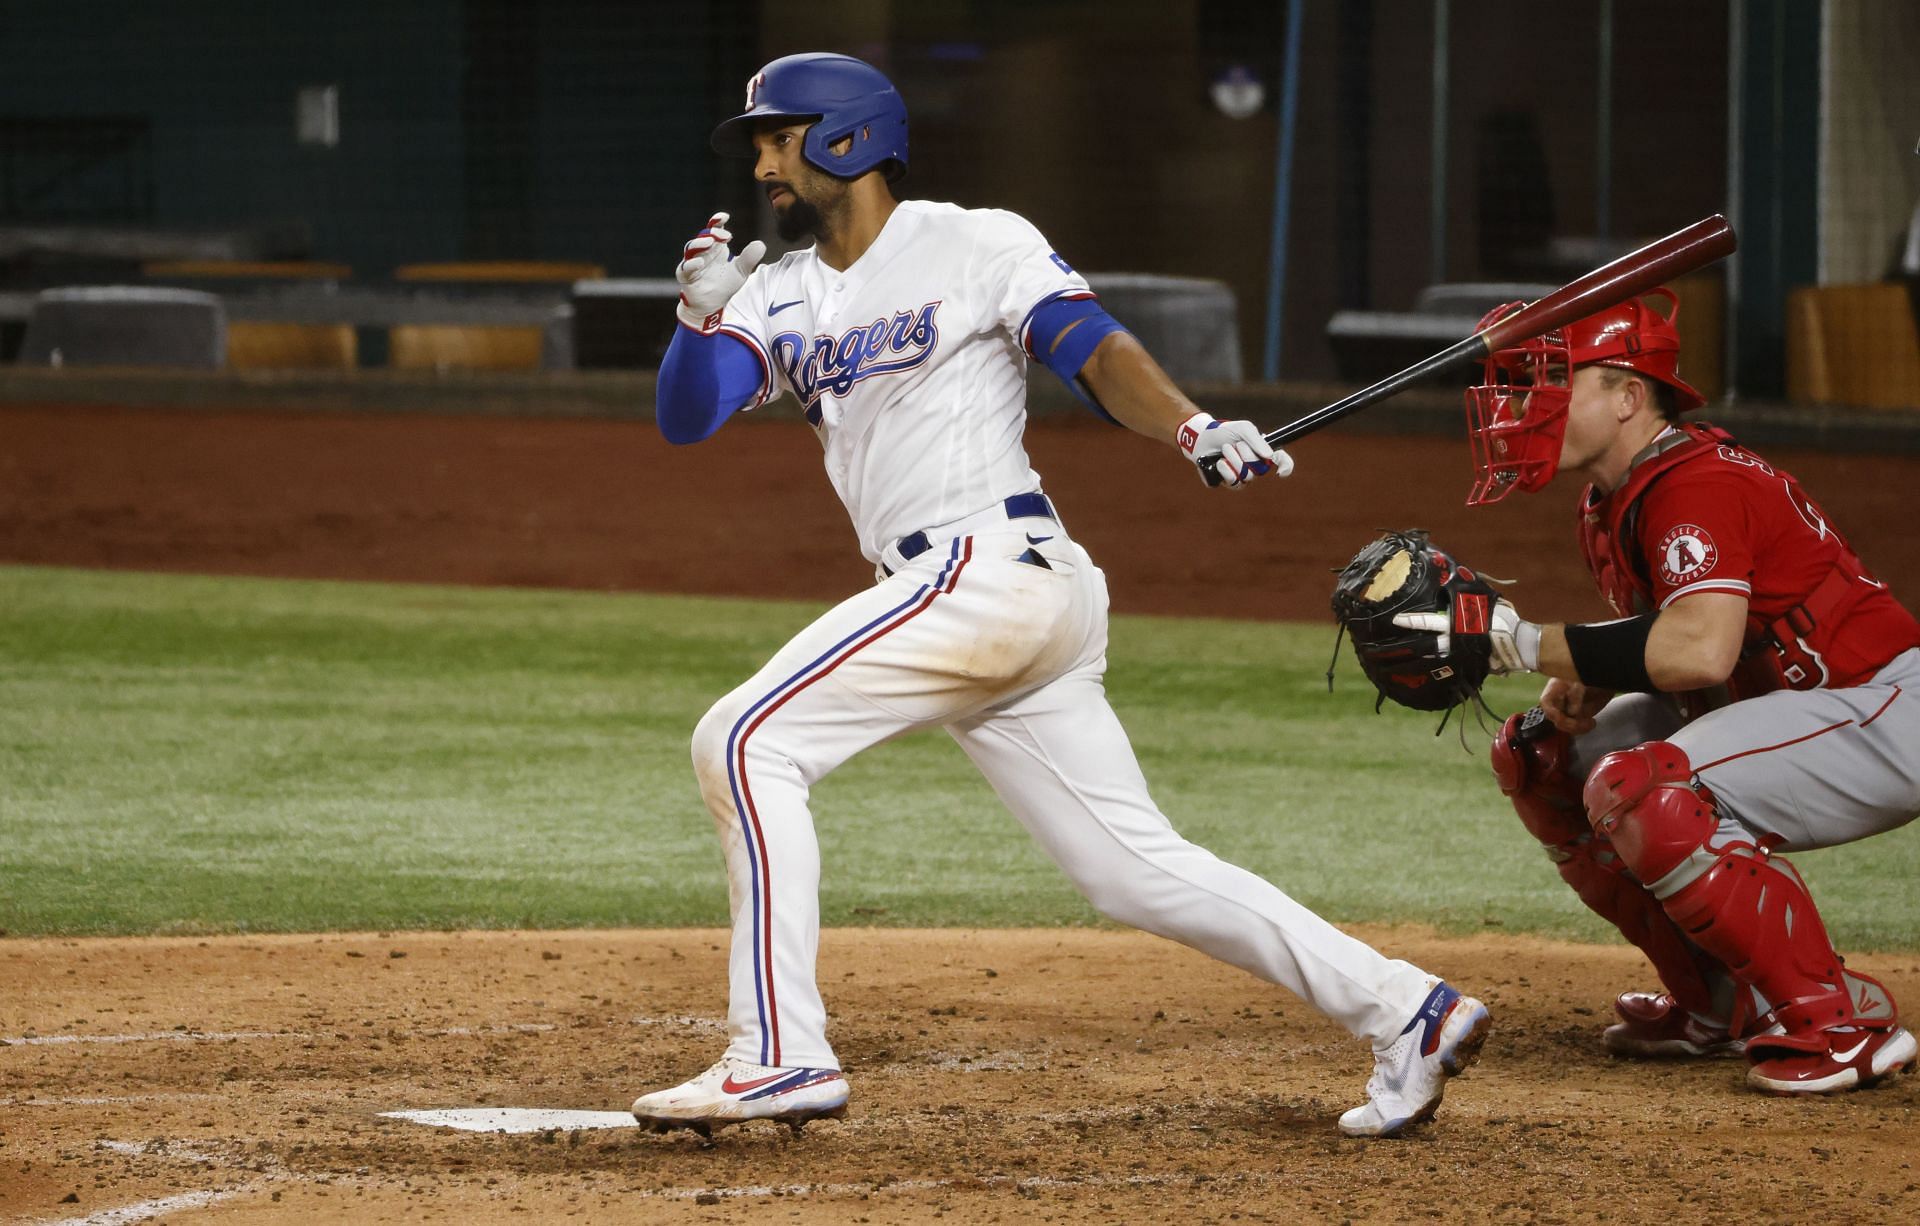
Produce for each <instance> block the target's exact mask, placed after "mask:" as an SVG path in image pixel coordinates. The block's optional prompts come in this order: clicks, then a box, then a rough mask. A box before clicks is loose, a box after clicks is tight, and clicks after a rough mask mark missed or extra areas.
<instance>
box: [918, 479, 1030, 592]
mask: <svg viewBox="0 0 1920 1226" xmlns="http://www.w3.org/2000/svg"><path fill="white" fill-rule="evenodd" d="M1000 505H1001V506H1003V507H1005V508H1006V509H1007V518H1008V519H1026V518H1028V517H1029V516H1038V517H1039V518H1041V519H1051V520H1053V521H1054V522H1055V523H1058V522H1060V517H1059V516H1058V515H1056V514H1055V513H1054V510H1053V503H1052V502H1050V501H1048V499H1047V496H1046V495H1045V494H1043V493H1041V492H1040V491H1038V490H1035V491H1034V492H1033V493H1031V494H1015V495H1013V496H1012V497H1011V498H1008V499H1007V500H1006V501H1004V502H1002V503H1001V504H1000ZM898 548H899V550H900V557H901V559H902V560H903V561H907V562H911V561H913V560H914V559H915V558H917V557H919V556H920V555H921V554H923V553H925V552H926V551H927V550H929V549H932V548H933V542H932V541H930V540H928V539H927V534H926V533H925V532H924V531H921V532H915V533H911V534H910V535H907V536H903V537H901V538H900V544H899V546H898ZM882 569H885V568H884V567H883V568H882ZM887 573H888V574H889V575H891V574H892V573H893V572H892V571H891V570H888V571H887Z"/></svg>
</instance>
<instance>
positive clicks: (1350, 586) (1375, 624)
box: [1327, 529, 1496, 724]
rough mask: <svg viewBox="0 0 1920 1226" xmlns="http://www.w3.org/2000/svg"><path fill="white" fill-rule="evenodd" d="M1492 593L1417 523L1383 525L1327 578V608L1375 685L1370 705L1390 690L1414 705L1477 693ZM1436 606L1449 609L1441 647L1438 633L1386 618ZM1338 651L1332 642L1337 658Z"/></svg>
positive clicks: (1488, 651) (1433, 706)
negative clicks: (1395, 527) (1398, 528)
mask: <svg viewBox="0 0 1920 1226" xmlns="http://www.w3.org/2000/svg"><path fill="white" fill-rule="evenodd" d="M1495 598H1496V596H1495V593H1494V590H1493V588H1492V586H1491V585H1489V584H1488V583H1487V581H1486V580H1485V579H1483V578H1481V577H1480V576H1479V575H1477V574H1475V573H1474V572H1473V571H1471V570H1468V569H1467V568H1466V567H1464V566H1460V565H1457V564H1456V563H1455V562H1454V561H1453V559H1451V558H1449V557H1448V556H1447V555H1446V554H1445V553H1443V552H1441V551H1440V550H1438V549H1435V548H1434V547H1433V546H1432V545H1430V544H1428V543H1427V534H1426V533H1425V532H1422V531H1419V530H1418V529H1414V530H1410V531H1407V532H1386V533H1382V534H1381V536H1380V539H1378V540H1376V541H1374V542H1373V543H1372V544H1370V545H1368V546H1367V547H1366V548H1365V549H1362V550H1361V551H1360V552H1359V553H1357V554H1355V555H1354V558H1353V561H1351V562H1349V563H1347V565H1346V568H1345V569H1344V570H1342V571H1341V572H1340V579H1339V581H1338V582H1336V583H1335V584H1334V588H1333V616H1334V618H1335V619H1336V620H1338V621H1339V623H1340V626H1341V629H1342V630H1343V631H1344V632H1345V633H1347V634H1349V635H1351V636H1353V654H1354V655H1355V656H1357V657H1358V658H1359V660H1360V668H1361V670H1362V671H1364V672H1365V673H1366V674H1367V680H1369V681H1371V682H1373V686H1374V688H1375V689H1376V690H1378V691H1380V697H1379V698H1378V699H1377V700H1375V702H1374V704H1373V709H1374V710H1376V711H1378V710H1379V709H1380V704H1381V703H1382V702H1384V701H1385V700H1387V699H1389V698H1391V699H1393V701H1395V702H1397V703H1399V704H1400V705H1401V706H1403V707H1411V708H1413V709H1414V710H1416V711H1446V710H1451V709H1452V708H1453V707H1455V706H1457V705H1458V704H1460V703H1463V702H1469V701H1473V700H1475V699H1477V698H1478V696H1479V693H1480V683H1481V682H1483V681H1485V680H1486V679H1487V670H1488V664H1489V661H1490V660H1491V657H1492V652H1493V642H1492V639H1491V638H1489V637H1488V634H1487V626H1488V618H1489V617H1490V615H1491V614H1492V612H1493V602H1494V600H1495ZM1438 612H1446V613H1448V614H1450V620H1451V623H1452V629H1451V632H1450V633H1449V634H1448V636H1447V638H1448V643H1447V650H1446V652H1445V653H1444V654H1443V653H1442V652H1441V651H1440V636H1439V635H1438V634H1433V633H1429V632H1425V631H1420V630H1407V629H1403V628H1401V627H1399V626H1396V625H1394V624H1393V619H1394V617H1395V615H1397V614H1401V613H1438ZM1339 651H1340V646H1339V644H1338V643H1337V642H1336V643H1335V644H1334V653H1335V656H1336V658H1337V657H1338V654H1339ZM1327 682H1328V684H1329V685H1331V684H1332V682H1333V671H1332V669H1328V671H1327ZM1442 722H1443V724H1444V721H1442Z"/></svg>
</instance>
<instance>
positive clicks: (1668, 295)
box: [1467, 286, 1706, 507]
mask: <svg viewBox="0 0 1920 1226" xmlns="http://www.w3.org/2000/svg"><path fill="white" fill-rule="evenodd" d="M1651 297H1662V298H1665V299H1666V300H1667V306H1668V310H1667V312H1666V313H1665V314H1662V313H1661V312H1659V311H1657V310H1655V309H1654V308H1653V307H1651V306H1649V305H1648V304H1647V301H1646V298H1651ZM1525 305H1526V304H1525V303H1522V302H1509V303H1507V304H1506V305H1505V306H1499V307H1495V308H1494V309H1493V310H1491V311H1489V312H1487V314H1486V316H1485V317H1484V318H1482V319H1481V321H1480V325H1479V327H1478V328H1476V329H1475V331H1485V330H1486V329H1487V328H1488V327H1490V326H1492V325H1493V324H1494V322H1495V321H1497V320H1500V319H1504V318H1505V317H1507V316H1508V315H1511V314H1512V313H1513V312H1515V311H1517V310H1519V309H1520V308H1521V307H1523V306H1525ZM1679 314H1680V302H1679V299H1677V298H1676V297H1674V294H1673V291H1672V290H1670V289H1667V288H1666V287H1664V286H1662V287H1661V288H1659V289H1656V290H1653V291H1652V292H1651V293H1649V294H1647V295H1646V296H1645V297H1642V298H1630V299H1628V300H1627V301H1625V302H1622V303H1619V304H1618V305H1615V306H1610V307H1608V308H1607V309H1606V310H1604V311H1597V312H1595V313H1594V314H1592V315H1589V316H1587V317H1586V318H1585V319H1581V320H1577V321H1575V322H1574V323H1571V324H1568V325H1567V326H1566V327H1564V328H1562V329H1561V330H1559V331H1558V332H1549V333H1547V334H1545V335H1544V336H1536V337H1533V338H1532V339H1530V340H1528V341H1526V342H1524V343H1522V344H1520V345H1516V346H1514V347H1513V348H1510V349H1500V350H1496V351H1495V352H1493V353H1491V354H1488V355H1487V361H1486V369H1485V374H1484V376H1483V378H1482V381H1481V383H1480V386H1478V387H1470V388H1468V389H1467V439H1468V442H1469V443H1470V444H1471V446H1472V448H1473V468H1474V482H1473V490H1472V492H1471V493H1469V494H1468V495H1467V505H1468V506H1470V507H1475V506H1482V505H1485V504H1487V503H1491V502H1498V501H1500V500H1501V499H1502V498H1505V497H1506V496H1507V495H1508V494H1510V493H1512V492H1513V491H1514V490H1515V489H1519V490H1524V491H1525V492H1527V493H1529V494H1532V493H1537V492H1539V491H1540V490H1542V489H1545V488H1546V485H1547V482H1549V481H1551V480H1553V475H1554V473H1555V472H1557V471H1558V470H1559V468H1560V443H1561V440H1562V439H1563V438H1564V437H1565V435H1566V432H1567V405H1568V402H1569V401H1570V400H1571V398H1572V391H1571V389H1570V388H1569V386H1568V384H1569V383H1570V382H1571V380H1572V377H1573V372H1574V371H1575V370H1577V369H1579V368H1580V367H1582V366H1594V365H1599V366H1617V367H1619V368H1620V369H1622V370H1630V371H1633V372H1634V373H1635V374H1641V375H1645V376H1646V377H1648V378H1649V379H1654V380H1657V381H1658V382H1660V383H1664V384H1666V385H1667V386H1668V387H1670V388H1672V389H1673V394H1674V400H1675V402H1676V403H1677V404H1678V406H1679V408H1680V410H1681V411H1682V412H1686V411H1688V410H1691V409H1697V408H1699V407H1700V406H1701V405H1703V404H1705V403H1706V399H1705V398H1704V397H1702V396H1701V395H1700V393H1699V392H1696V391H1694V390H1693V388H1691V387H1689V386H1687V384H1686V382H1685V381H1684V380H1682V379H1681V378H1680V331H1679V329H1678V328H1677V327H1675V326H1674V325H1675V321H1676V319H1677V318H1678V317H1679Z"/></svg>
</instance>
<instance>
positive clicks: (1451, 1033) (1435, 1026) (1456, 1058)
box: [1340, 983, 1492, 1137]
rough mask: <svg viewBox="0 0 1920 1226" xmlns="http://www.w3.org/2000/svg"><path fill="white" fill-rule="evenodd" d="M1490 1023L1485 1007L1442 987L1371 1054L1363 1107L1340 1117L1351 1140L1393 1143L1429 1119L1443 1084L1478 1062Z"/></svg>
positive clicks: (1444, 1089)
mask: <svg viewBox="0 0 1920 1226" xmlns="http://www.w3.org/2000/svg"><path fill="white" fill-rule="evenodd" d="M1491 1026H1492V1019H1491V1018H1490V1016H1489V1015H1488V1013H1487V1007H1486V1006H1485V1005H1483V1004H1481V1003H1480V1002H1479V1001H1477V1000H1475V999H1474V998H1473V997H1471V996H1462V995H1460V993H1458V992H1456V991H1454V989H1452V988H1451V987H1448V986H1447V985H1446V984H1445V983H1441V984H1440V985H1439V986H1437V987H1435V988H1434V989H1433V991H1432V992H1430V993H1428V994H1427V999H1426V1001H1425V1002H1424V1003H1422V1004H1421V1006H1420V1011H1419V1012H1417V1013H1415V1014H1414V1015H1413V1020H1412V1021H1410V1022H1408V1023H1407V1028H1406V1029H1405V1030H1402V1031H1401V1032H1400V1035H1399V1037H1398V1038H1396V1039H1394V1041H1393V1043H1392V1044H1391V1045H1390V1046H1388V1047H1384V1048H1380V1049H1377V1050H1376V1051H1375V1052H1374V1053H1373V1076H1371V1077H1369V1078H1367V1101H1366V1103H1365V1104H1364V1105H1362V1106H1358V1107H1355V1108H1354V1109H1353V1110H1351V1111H1349V1112H1347V1113H1346V1114H1344V1115H1342V1116H1341V1117H1340V1131H1341V1132H1344V1133H1346V1134H1347V1135H1348V1136H1350V1137H1396V1136H1399V1135H1400V1134H1401V1133H1402V1132H1405V1131H1406V1130H1407V1129H1409V1128H1411V1127H1413V1126H1414V1125H1415V1124H1419V1123H1424V1122H1425V1121H1427V1120H1430V1119H1432V1118H1433V1113H1434V1112H1435V1111H1437V1110H1439V1109H1440V1096H1441V1095H1442V1094H1444V1093H1445V1092H1446V1088H1447V1078H1449V1077H1455V1076H1458V1075H1459V1074H1461V1073H1464V1072H1466V1071H1467V1069H1468V1068H1470V1067H1471V1066H1472V1065H1473V1062H1474V1061H1475V1060H1476V1059H1478V1058H1479V1056H1480V1046H1481V1044H1483V1043H1485V1042H1486V1041H1487V1031H1488V1029H1489V1028H1491Z"/></svg>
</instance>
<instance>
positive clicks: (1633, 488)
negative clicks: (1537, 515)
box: [1580, 425, 1733, 617]
mask: <svg viewBox="0 0 1920 1226" xmlns="http://www.w3.org/2000/svg"><path fill="white" fill-rule="evenodd" d="M1676 429H1678V430H1680V431H1681V432H1682V433H1684V434H1685V435H1687V438H1686V439H1685V441H1683V442H1680V443H1678V444H1675V445H1672V446H1669V447H1667V448H1666V449H1665V450H1663V451H1661V452H1659V453H1658V454H1656V455H1654V456H1652V457H1650V458H1648V459H1645V460H1642V461H1641V462H1640V463H1638V464H1636V465H1635V466H1634V467H1633V469H1632V470H1631V471H1630V472H1628V474H1627V480H1626V484H1624V485H1622V486H1621V487H1620V488H1619V489H1617V490H1615V491H1613V492H1612V493H1611V494H1605V495H1603V494H1601V493H1600V491H1599V490H1598V489H1596V488H1594V487H1593V486H1591V485H1589V486H1588V487H1587V488H1586V490H1585V491H1584V492H1583V493H1582V494H1581V496H1580V549H1581V552H1583V553H1584V554H1586V558H1587V569H1588V570H1590V571H1592V572H1593V581H1594V583H1595V584H1596V585H1598V586H1599V588H1600V594H1601V595H1602V596H1604V597H1605V598H1606V601H1607V604H1608V605H1609V606H1610V607H1611V608H1612V609H1613V612H1614V615H1615V616H1616V617H1632V616H1635V615H1637V614H1640V613H1651V612H1652V611H1653V583H1652V580H1651V579H1650V578H1649V577H1648V576H1647V574H1646V563H1645V562H1644V561H1643V560H1641V558H1640V556H1639V555H1640V547H1639V545H1638V544H1637V543H1636V542H1635V541H1634V539H1633V528H1634V520H1635V519H1636V518H1637V512H1638V509H1639V505H1640V498H1641V495H1643V494H1645V493H1646V492H1647V487H1648V486H1650V485H1652V484H1653V483H1654V481H1655V480H1656V479H1658V478H1660V477H1662V476H1665V475H1666V474H1667V473H1668V472H1671V471H1672V470H1673V469H1675V468H1677V467H1679V466H1680V465H1682V464H1684V463H1686V462H1687V461H1688V460H1692V459H1697V458H1699V457H1700V456H1702V455H1706V454H1710V453H1711V451H1712V450H1713V449H1715V448H1717V447H1719V446H1720V445H1721V444H1722V443H1729V444H1731V443H1732V442H1733V437H1732V436H1731V435H1729V434H1725V433H1723V432H1722V431H1719V430H1715V429H1713V428H1711V427H1701V426H1691V425H1687V426H1679V427H1676Z"/></svg>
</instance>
